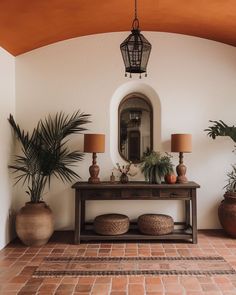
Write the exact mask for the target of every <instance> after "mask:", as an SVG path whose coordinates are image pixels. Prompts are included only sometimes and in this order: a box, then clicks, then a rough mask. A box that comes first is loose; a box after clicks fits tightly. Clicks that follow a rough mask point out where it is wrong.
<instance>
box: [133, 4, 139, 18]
mask: <svg viewBox="0 0 236 295" xmlns="http://www.w3.org/2000/svg"><path fill="white" fill-rule="evenodd" d="M134 19H138V16H137V0H134Z"/></svg>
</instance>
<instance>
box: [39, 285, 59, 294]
mask: <svg viewBox="0 0 236 295" xmlns="http://www.w3.org/2000/svg"><path fill="white" fill-rule="evenodd" d="M57 287H58V285H57V284H42V285H41V286H40V288H39V291H40V292H53V291H55V290H56V289H57Z"/></svg>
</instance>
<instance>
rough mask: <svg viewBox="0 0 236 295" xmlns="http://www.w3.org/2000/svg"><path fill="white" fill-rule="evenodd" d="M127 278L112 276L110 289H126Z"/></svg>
mask: <svg viewBox="0 0 236 295" xmlns="http://www.w3.org/2000/svg"><path fill="white" fill-rule="evenodd" d="M127 284H128V278H126V277H115V278H112V291H124V290H126V289H127Z"/></svg>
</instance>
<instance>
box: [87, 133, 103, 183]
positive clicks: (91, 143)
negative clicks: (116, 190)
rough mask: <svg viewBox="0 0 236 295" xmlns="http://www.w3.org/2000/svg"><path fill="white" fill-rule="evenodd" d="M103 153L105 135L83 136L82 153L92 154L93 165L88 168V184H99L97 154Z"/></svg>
mask: <svg viewBox="0 0 236 295" xmlns="http://www.w3.org/2000/svg"><path fill="white" fill-rule="evenodd" d="M104 151H105V134H84V152H86V153H93V163H92V165H91V166H90V167H89V173H90V177H89V179H88V182H89V183H99V182H100V179H99V177H98V174H99V170H100V169H99V166H98V165H97V162H96V159H97V153H104Z"/></svg>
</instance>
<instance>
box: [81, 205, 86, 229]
mask: <svg viewBox="0 0 236 295" xmlns="http://www.w3.org/2000/svg"><path fill="white" fill-rule="evenodd" d="M85 202H86V201H85V200H81V231H83V230H85V217H86V215H85V212H86V206H85V204H86V203H85Z"/></svg>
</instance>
